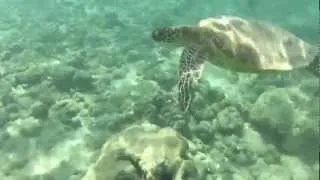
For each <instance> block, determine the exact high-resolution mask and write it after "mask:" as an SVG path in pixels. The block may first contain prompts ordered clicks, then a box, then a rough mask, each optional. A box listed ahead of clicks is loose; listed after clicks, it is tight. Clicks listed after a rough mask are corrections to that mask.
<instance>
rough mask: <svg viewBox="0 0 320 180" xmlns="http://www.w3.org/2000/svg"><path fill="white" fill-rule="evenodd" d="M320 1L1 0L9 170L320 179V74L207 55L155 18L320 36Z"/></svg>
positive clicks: (0, 169) (44, 178)
mask: <svg viewBox="0 0 320 180" xmlns="http://www.w3.org/2000/svg"><path fill="white" fill-rule="evenodd" d="M318 7H319V2H318V0H308V1H301V0H278V1H263V0H211V1H209V0H198V1H194V0H161V1H156V0H139V1H138V0H136V1H134V0H0V98H1V99H0V180H198V179H199V180H318V179H319V137H320V136H319V125H320V123H319V122H320V118H319V114H320V112H319V95H315V92H316V91H317V89H318V88H319V79H317V78H315V77H314V76H312V75H311V74H309V73H307V72H304V71H299V70H297V71H290V72H287V73H279V74H277V73H271V74H259V73H257V74H251V73H236V72H232V71H229V70H226V69H221V68H219V67H216V66H213V65H211V64H209V63H207V64H206V65H205V69H204V72H203V75H202V77H201V79H200V81H199V84H198V86H197V87H196V89H195V92H194V95H195V99H194V102H193V105H192V113H187V114H186V113H183V112H182V111H181V110H180V109H179V105H178V103H177V100H176V83H177V80H178V65H179V58H180V54H181V52H182V47H172V46H164V45H160V44H159V43H156V42H154V41H153V40H152V38H151V32H152V30H154V29H155V28H158V27H163V26H174V25H182V24H187V25H196V24H197V23H198V22H199V21H200V20H201V19H205V18H207V17H215V16H219V15H232V16H240V17H243V18H254V19H257V20H261V21H268V22H271V23H272V24H273V25H277V26H279V27H281V28H283V29H286V30H288V31H290V32H292V33H293V34H295V35H297V36H298V37H300V38H302V39H303V40H305V41H306V42H308V43H310V44H313V45H316V44H317V43H318V41H319V34H318V26H319V9H318Z"/></svg>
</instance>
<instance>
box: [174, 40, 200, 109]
mask: <svg viewBox="0 0 320 180" xmlns="http://www.w3.org/2000/svg"><path fill="white" fill-rule="evenodd" d="M205 58H206V56H205V53H203V52H202V48H201V47H200V46H197V45H191V46H188V47H186V48H184V50H183V52H182V54H181V57H180V64H179V80H178V85H177V86H178V102H179V105H180V108H181V109H182V110H183V111H184V112H187V111H189V110H190V105H191V103H192V100H193V92H192V91H193V87H194V86H195V85H196V84H197V82H198V80H199V79H200V77H201V74H202V70H203V64H204V61H205Z"/></svg>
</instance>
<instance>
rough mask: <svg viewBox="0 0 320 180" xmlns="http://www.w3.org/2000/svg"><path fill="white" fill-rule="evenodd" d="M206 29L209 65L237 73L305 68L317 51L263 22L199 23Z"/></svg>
mask: <svg viewBox="0 0 320 180" xmlns="http://www.w3.org/2000/svg"><path fill="white" fill-rule="evenodd" d="M199 26H200V27H202V28H206V29H209V30H210V31H211V32H212V34H211V36H210V37H208V40H209V44H210V45H211V48H210V49H211V50H212V52H210V53H209V54H211V57H212V58H211V59H210V62H211V63H213V64H216V65H218V66H223V67H225V68H231V69H236V70H237V71H244V72H247V71H263V70H271V71H286V70H292V69H294V68H299V67H304V66H306V65H308V64H309V63H310V62H311V61H312V59H313V57H314V56H315V55H316V52H317V48H316V47H315V46H312V45H311V44H308V43H307V42H305V41H304V40H302V39H300V38H299V37H297V36H295V35H294V34H292V33H290V32H288V31H286V30H284V29H282V28H280V27H276V26H274V25H272V24H270V23H267V22H261V21H255V20H247V19H243V18H241V17H234V16H219V17H215V18H208V19H204V20H201V21H200V22H199Z"/></svg>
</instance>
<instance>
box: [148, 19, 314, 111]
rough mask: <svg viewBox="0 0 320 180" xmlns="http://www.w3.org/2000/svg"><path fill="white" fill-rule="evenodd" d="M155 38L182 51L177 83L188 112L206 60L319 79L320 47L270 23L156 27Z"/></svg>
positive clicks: (224, 65) (233, 21)
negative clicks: (304, 72) (300, 72)
mask: <svg viewBox="0 0 320 180" xmlns="http://www.w3.org/2000/svg"><path fill="white" fill-rule="evenodd" d="M151 36H152V39H153V40H154V41H157V42H165V43H172V44H175V45H176V46H183V47H184V49H183V52H182V54H181V57H180V63H179V64H180V65H179V80H178V84H177V86H178V101H179V104H180V107H181V108H182V110H183V111H188V110H189V107H190V104H191V101H192V93H190V90H191V88H192V87H194V85H195V84H196V83H197V81H198V80H199V79H200V77H201V72H202V69H203V64H204V62H209V63H211V64H214V65H216V66H218V67H222V68H227V69H230V70H233V71H236V72H250V73H262V72H281V71H289V70H293V69H297V68H304V69H307V70H308V71H309V72H311V73H312V74H314V75H315V76H316V77H320V61H319V57H320V54H319V51H318V48H317V47H316V46H314V45H311V44H309V43H307V42H305V41H303V40H302V39H300V38H299V37H297V36H295V35H294V34H292V33H290V32H288V31H286V30H284V29H282V28H280V27H276V26H274V25H272V24H270V23H268V22H262V21H257V20H252V19H250V20H249V19H244V18H242V17H236V16H217V17H211V18H207V19H203V20H201V21H200V22H199V24H198V25H197V26H172V27H161V28H157V29H155V30H153V31H152V35H151Z"/></svg>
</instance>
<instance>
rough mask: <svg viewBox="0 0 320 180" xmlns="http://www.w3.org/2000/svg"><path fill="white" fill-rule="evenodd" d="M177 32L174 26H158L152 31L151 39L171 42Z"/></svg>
mask: <svg viewBox="0 0 320 180" xmlns="http://www.w3.org/2000/svg"><path fill="white" fill-rule="evenodd" d="M177 35H178V33H177V31H176V29H175V28H159V29H156V30H154V31H152V39H153V40H155V41H161V42H172V41H174V40H175V39H176V37H177Z"/></svg>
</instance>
